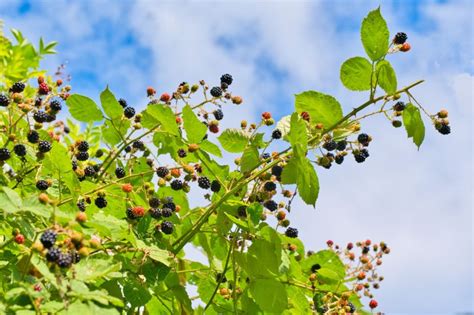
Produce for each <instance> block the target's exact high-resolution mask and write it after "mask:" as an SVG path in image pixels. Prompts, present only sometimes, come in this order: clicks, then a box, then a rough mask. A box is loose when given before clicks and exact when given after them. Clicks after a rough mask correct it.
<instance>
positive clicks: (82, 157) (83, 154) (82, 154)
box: [76, 152, 89, 161]
mask: <svg viewBox="0 0 474 315" xmlns="http://www.w3.org/2000/svg"><path fill="white" fill-rule="evenodd" d="M76 159H77V160H78V161H87V160H88V159H89V153H87V152H77V153H76Z"/></svg>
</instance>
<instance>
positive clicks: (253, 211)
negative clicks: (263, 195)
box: [247, 202, 263, 225]
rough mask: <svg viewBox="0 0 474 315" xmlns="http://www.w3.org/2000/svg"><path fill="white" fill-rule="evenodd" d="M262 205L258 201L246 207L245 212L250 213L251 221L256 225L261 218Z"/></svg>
mask: <svg viewBox="0 0 474 315" xmlns="http://www.w3.org/2000/svg"><path fill="white" fill-rule="evenodd" d="M262 212H263V206H262V205H261V204H260V203H257V202H256V203H253V204H251V205H250V206H248V207H247V213H248V214H249V215H250V219H251V220H252V223H253V224H255V225H257V224H258V223H259V222H260V219H261V218H262Z"/></svg>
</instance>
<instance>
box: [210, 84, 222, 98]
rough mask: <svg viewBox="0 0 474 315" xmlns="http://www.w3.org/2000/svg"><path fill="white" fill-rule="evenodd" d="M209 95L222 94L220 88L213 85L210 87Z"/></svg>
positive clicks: (216, 95) (219, 95) (218, 95)
mask: <svg viewBox="0 0 474 315" xmlns="http://www.w3.org/2000/svg"><path fill="white" fill-rule="evenodd" d="M211 95H212V96H213V97H221V96H222V89H221V88H220V87H218V86H215V87H213V88H212V89H211Z"/></svg>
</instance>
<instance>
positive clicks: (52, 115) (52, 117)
mask: <svg viewBox="0 0 474 315" xmlns="http://www.w3.org/2000/svg"><path fill="white" fill-rule="evenodd" d="M46 115H47V116H46V122H52V121H55V120H56V115H54V114H46Z"/></svg>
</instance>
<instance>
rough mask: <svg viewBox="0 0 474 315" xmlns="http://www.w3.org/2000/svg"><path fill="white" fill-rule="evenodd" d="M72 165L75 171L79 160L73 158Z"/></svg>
mask: <svg viewBox="0 0 474 315" xmlns="http://www.w3.org/2000/svg"><path fill="white" fill-rule="evenodd" d="M71 166H72V170H73V171H75V170H77V161H76V160H73V161H72V163H71Z"/></svg>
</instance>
